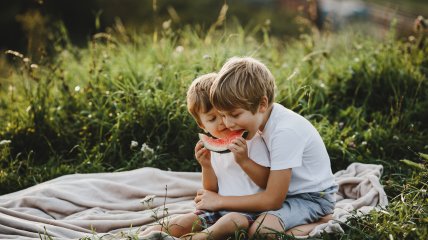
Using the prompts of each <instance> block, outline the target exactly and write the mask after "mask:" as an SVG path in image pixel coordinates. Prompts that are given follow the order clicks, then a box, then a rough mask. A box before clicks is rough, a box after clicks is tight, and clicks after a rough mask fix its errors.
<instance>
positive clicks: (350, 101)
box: [0, 25, 428, 239]
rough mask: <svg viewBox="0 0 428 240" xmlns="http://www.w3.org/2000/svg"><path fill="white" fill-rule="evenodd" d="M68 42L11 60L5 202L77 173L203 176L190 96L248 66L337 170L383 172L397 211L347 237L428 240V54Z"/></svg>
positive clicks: (180, 37)
mask: <svg viewBox="0 0 428 240" xmlns="http://www.w3.org/2000/svg"><path fill="white" fill-rule="evenodd" d="M61 39H62V40H61V41H58V42H57V45H56V46H55V49H56V53H55V57H53V58H48V59H45V60H43V61H42V62H38V63H33V62H31V59H28V58H26V57H25V56H22V55H20V54H19V53H16V52H12V51H8V52H7V53H6V54H4V55H3V58H6V59H7V61H1V64H2V65H3V67H5V68H6V69H7V74H6V75H7V76H6V77H4V78H2V79H1V85H0V118H1V121H0V140H5V141H3V142H2V143H1V144H0V154H1V155H0V164H1V165H0V166H1V170H0V184H1V185H0V193H8V192H12V191H16V190H19V189H22V188H25V187H28V186H31V185H34V184H37V183H39V182H42V181H46V180H48V179H51V178H54V177H56V176H59V175H63V174H69V173H75V172H83V173H85V172H104V171H122V170H128V169H134V168H139V167H144V166H154V167H158V168H162V169H171V170H174V171H198V170H199V166H198V164H196V161H195V160H193V147H194V144H195V142H196V140H197V139H196V138H197V134H196V133H197V132H198V131H199V130H198V128H197V125H196V124H195V122H194V121H193V120H192V119H191V117H190V115H189V114H188V113H187V110H186V106H185V92H186V89H187V87H188V86H189V84H190V83H191V81H192V80H193V79H194V78H195V77H197V76H199V75H201V74H204V73H208V72H213V71H217V70H218V69H219V68H220V67H221V65H222V63H223V62H224V61H225V60H226V59H227V58H229V57H232V56H235V55H238V56H244V55H245V56H253V57H256V58H259V59H261V60H262V61H263V62H264V63H266V64H267V65H268V67H269V68H270V69H271V70H272V72H273V74H274V76H275V77H276V82H277V96H276V100H277V101H278V102H279V103H281V104H284V105H285V106H286V107H288V108H291V109H293V110H295V111H297V112H299V113H301V114H303V115H304V116H305V117H307V118H308V119H309V120H310V121H311V122H312V123H313V124H314V125H315V126H316V127H317V129H318V130H319V131H320V133H321V135H322V137H323V139H324V141H325V143H326V146H327V148H328V151H329V154H330V156H331V159H332V165H333V168H334V169H333V170H334V171H336V170H339V169H344V168H345V167H346V166H347V165H349V164H350V163H352V162H366V163H377V164H383V165H384V166H385V175H384V177H383V183H384V185H385V188H386V191H387V193H388V195H389V197H390V200H391V206H390V207H389V208H388V209H385V211H384V212H378V213H372V214H370V215H368V216H367V217H365V218H355V219H353V220H351V222H352V223H350V224H349V225H348V226H349V227H348V229H347V231H346V233H345V235H344V237H345V238H347V239H361V238H367V239H385V238H390V235H391V236H392V237H393V238H394V237H395V238H408V239H413V238H420V239H422V238H424V237H426V236H428V233H427V231H426V229H427V222H428V220H427V219H428V214H427V213H428V210H427V202H426V190H427V184H426V183H427V180H428V179H427V170H426V169H427V168H426V167H427V161H426V160H424V159H423V158H422V157H420V155H419V154H418V152H425V153H426V152H428V143H427V139H428V125H427V119H428V86H427V84H428V81H427V74H428V42H426V41H425V44H422V45H421V44H415V43H412V42H407V41H398V40H395V38H394V37H393V36H390V37H389V38H387V39H385V40H382V41H380V40H379V39H374V38H371V37H370V36H367V35H364V34H361V33H355V32H343V33H340V34H327V35H318V34H314V35H301V36H300V38H298V39H295V40H292V41H289V42H283V41H282V40H281V39H278V38H273V37H271V36H269V34H268V31H266V29H264V28H263V27H260V28H257V29H256V30H254V31H252V30H248V29H244V28H243V27H241V26H239V25H235V26H232V27H231V28H229V29H228V30H216V29H211V30H210V31H209V32H208V33H207V32H204V31H201V30H199V28H198V27H188V26H187V27H183V28H181V29H171V28H170V27H169V26H166V27H165V28H164V29H163V30H162V31H159V32H157V34H156V35H152V34H143V33H139V32H135V33H132V32H130V31H125V30H124V29H123V28H122V27H120V26H116V27H114V28H112V29H111V31H110V32H107V33H99V34H96V35H95V36H93V37H92V38H91V39H90V41H89V42H88V47H87V48H84V49H79V48H76V47H74V46H73V45H72V44H70V43H69V41H68V40H67V37H66V35H64V36H62V38H61ZM6 140H9V141H6ZM137 142H138V143H137ZM405 158H406V159H409V160H410V162H409V161H404V162H403V161H400V160H402V159H405ZM405 163H410V164H405ZM415 164H416V165H415ZM414 166H419V168H415V167H414ZM401 196H404V198H403V197H401ZM403 199H404V200H403ZM351 226H352V227H351ZM330 237H331V236H325V238H330Z"/></svg>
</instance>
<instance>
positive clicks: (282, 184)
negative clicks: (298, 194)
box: [195, 169, 291, 212]
mask: <svg viewBox="0 0 428 240" xmlns="http://www.w3.org/2000/svg"><path fill="white" fill-rule="evenodd" d="M290 180H291V169H285V170H273V171H270V174H269V180H268V184H267V187H266V190H265V191H263V192H259V193H256V194H253V195H247V196H220V195H218V194H217V193H214V192H210V191H205V190H201V191H198V195H197V196H196V197H195V202H196V208H197V209H204V210H209V211H218V210H229V211H242V212H246V211H260V212H263V211H269V210H275V209H279V208H281V206H282V204H283V202H284V200H285V197H286V196H287V192H288V187H289V185H290ZM202 200H203V201H202Z"/></svg>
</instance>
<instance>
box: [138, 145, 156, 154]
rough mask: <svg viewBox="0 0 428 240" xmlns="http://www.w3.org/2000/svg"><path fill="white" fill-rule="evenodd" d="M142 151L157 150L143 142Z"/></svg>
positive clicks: (151, 151) (150, 151)
mask: <svg viewBox="0 0 428 240" xmlns="http://www.w3.org/2000/svg"><path fill="white" fill-rule="evenodd" d="M141 152H149V153H154V152H155V151H154V150H153V149H152V148H151V147H149V145H147V144H146V143H143V145H141Z"/></svg>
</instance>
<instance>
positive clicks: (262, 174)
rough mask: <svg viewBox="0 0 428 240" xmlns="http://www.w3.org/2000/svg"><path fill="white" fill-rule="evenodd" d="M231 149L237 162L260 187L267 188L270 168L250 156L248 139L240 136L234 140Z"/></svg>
mask: <svg viewBox="0 0 428 240" xmlns="http://www.w3.org/2000/svg"><path fill="white" fill-rule="evenodd" d="M229 149H230V151H231V152H232V153H233V155H234V157H235V161H236V163H238V165H239V166H240V167H241V168H242V170H244V172H245V173H246V174H247V175H248V176H249V177H250V178H251V180H253V182H254V183H255V184H257V185H258V186H259V187H260V188H263V189H266V185H267V182H268V178H269V173H270V169H269V168H268V167H264V166H261V165H259V164H257V163H256V162H255V161H253V160H252V159H250V158H249V157H248V147H247V141H245V139H244V138H238V139H235V140H233V141H232V143H231V144H230V146H229Z"/></svg>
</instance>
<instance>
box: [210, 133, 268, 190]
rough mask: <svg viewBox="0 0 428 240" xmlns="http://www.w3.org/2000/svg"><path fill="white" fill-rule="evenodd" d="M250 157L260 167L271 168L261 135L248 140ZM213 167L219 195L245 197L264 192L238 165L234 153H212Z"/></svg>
mask: <svg viewBox="0 0 428 240" xmlns="http://www.w3.org/2000/svg"><path fill="white" fill-rule="evenodd" d="M247 147H248V157H249V158H250V159H252V160H253V161H254V162H256V163H257V164H259V165H262V166H264V167H269V166H270V162H269V153H268V150H267V148H266V144H265V143H264V141H263V139H262V138H261V137H260V135H259V134H256V135H255V136H254V137H253V138H252V139H251V140H247ZM211 165H212V167H213V169H214V172H215V174H216V176H217V181H218V194H219V195H222V196H243V195H250V194H255V193H257V192H260V191H263V189H262V188H260V187H259V186H257V184H255V183H254V182H253V180H251V178H250V177H249V176H248V175H247V174H246V173H245V172H244V170H242V168H241V167H240V166H239V165H238V163H236V161H235V157H234V156H233V153H231V152H230V153H223V154H220V153H216V152H211Z"/></svg>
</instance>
